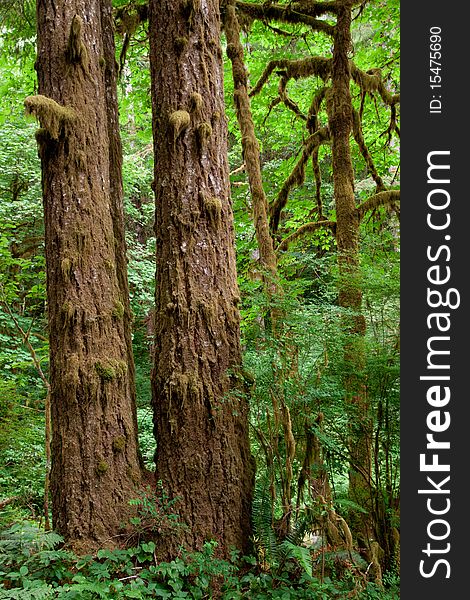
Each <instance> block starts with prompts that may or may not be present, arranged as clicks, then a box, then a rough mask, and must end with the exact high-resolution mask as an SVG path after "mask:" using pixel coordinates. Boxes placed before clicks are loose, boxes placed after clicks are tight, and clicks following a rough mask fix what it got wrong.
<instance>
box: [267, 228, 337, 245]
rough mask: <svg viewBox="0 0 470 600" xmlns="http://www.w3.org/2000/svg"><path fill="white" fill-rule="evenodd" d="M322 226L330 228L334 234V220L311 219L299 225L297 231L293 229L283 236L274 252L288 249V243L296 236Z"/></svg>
mask: <svg viewBox="0 0 470 600" xmlns="http://www.w3.org/2000/svg"><path fill="white" fill-rule="evenodd" d="M323 227H325V228H327V229H331V232H332V234H333V235H336V221H313V222H311V223H305V225H302V226H301V227H299V228H298V229H297V231H294V233H291V234H290V235H289V236H287V237H286V238H284V239H283V240H282V242H281V243H280V244H279V246H278V247H277V249H276V252H284V251H285V250H287V249H288V247H289V244H291V243H292V242H294V241H295V240H297V239H298V238H300V237H302V236H303V235H306V234H307V233H313V232H314V231H316V230H317V229H322V228H323Z"/></svg>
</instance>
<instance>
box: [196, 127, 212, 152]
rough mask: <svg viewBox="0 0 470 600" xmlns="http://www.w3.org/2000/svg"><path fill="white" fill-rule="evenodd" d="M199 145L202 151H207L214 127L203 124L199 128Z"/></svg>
mask: <svg viewBox="0 0 470 600" xmlns="http://www.w3.org/2000/svg"><path fill="white" fill-rule="evenodd" d="M196 135H197V143H198V146H199V148H200V149H201V150H205V148H206V146H207V142H208V141H209V138H210V137H211V135H212V126H211V124H210V123H206V122H204V123H201V124H200V125H198V127H197V134H196Z"/></svg>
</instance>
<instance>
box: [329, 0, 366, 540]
mask: <svg viewBox="0 0 470 600" xmlns="http://www.w3.org/2000/svg"><path fill="white" fill-rule="evenodd" d="M336 4H337V22H336V28H335V34H334V49H333V67H332V87H331V90H330V93H329V97H328V98H327V108H328V113H329V114H328V116H329V125H330V131H331V137H332V156H333V183H334V194H335V201H336V215H337V217H336V218H337V221H336V240H337V244H338V253H339V272H340V284H339V304H340V306H341V307H342V308H344V309H345V323H346V324H347V326H346V338H345V340H346V341H345V347H344V359H345V362H344V369H345V388H346V394H347V398H346V401H347V403H348V410H349V413H350V418H349V422H350V440H349V452H350V457H351V459H350V474H349V492H350V496H351V499H352V500H354V501H355V502H357V503H358V504H359V505H360V506H362V507H363V508H365V510H366V511H367V512H368V513H369V517H370V516H371V510H372V504H371V501H372V491H371V483H372V479H371V440H372V437H371V436H372V428H371V420H370V415H369V406H368V401H367V393H366V386H365V381H364V378H363V375H362V374H363V372H364V366H365V364H364V363H365V351H364V335H365V329H366V325H365V319H364V316H363V314H362V313H361V309H362V291H361V283H360V273H359V225H360V222H359V217H358V214H357V211H356V203H355V196H354V171H353V164H352V159H351V151H350V136H351V133H352V128H353V110H352V101H351V91H350V80H351V74H350V60H349V57H350V53H351V52H352V42H351V12H352V7H353V6H354V5H355V1H354V0H338V2H337V3H336ZM351 525H352V528H353V532H354V533H355V534H356V535H359V537H360V538H361V541H362V542H364V543H367V542H368V539H369V537H370V536H371V534H372V531H371V529H372V528H371V523H370V518H363V516H361V517H359V518H358V519H357V521H356V522H351Z"/></svg>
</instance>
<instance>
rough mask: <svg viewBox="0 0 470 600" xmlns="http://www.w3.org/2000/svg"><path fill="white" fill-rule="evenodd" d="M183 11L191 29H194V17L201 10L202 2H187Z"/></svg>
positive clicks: (194, 0)
mask: <svg viewBox="0 0 470 600" xmlns="http://www.w3.org/2000/svg"><path fill="white" fill-rule="evenodd" d="M183 10H184V16H185V18H186V19H187V21H188V24H189V27H192V26H193V23H194V16H195V15H196V13H198V12H199V11H200V10H201V0H185V2H184V5H183Z"/></svg>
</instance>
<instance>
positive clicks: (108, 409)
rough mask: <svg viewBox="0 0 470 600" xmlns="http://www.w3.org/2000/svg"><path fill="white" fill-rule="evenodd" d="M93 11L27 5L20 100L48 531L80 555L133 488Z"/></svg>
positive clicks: (121, 515) (119, 253)
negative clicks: (41, 326) (34, 240)
mask: <svg viewBox="0 0 470 600" xmlns="http://www.w3.org/2000/svg"><path fill="white" fill-rule="evenodd" d="M101 8H104V9H105V11H107V14H108V15H109V10H110V3H109V2H107V1H105V0H103V1H102V2H100V1H99V0H88V1H86V0H71V1H70V2H63V1H59V0H48V1H46V0H39V1H38V4H37V20H38V59H37V71H38V80H39V93H40V95H39V96H33V97H29V98H27V99H26V101H25V105H26V108H27V110H28V111H29V112H31V113H33V114H35V115H36V116H37V117H38V119H39V121H40V123H41V129H39V130H38V132H37V134H36V138H37V141H38V146H39V154H40V157H41V162H42V185H43V200H44V214H45V230H46V232H45V236H46V263H47V300H48V318H49V333H50V383H51V413H52V471H51V490H52V504H53V525H54V527H55V529H56V530H57V531H58V532H59V533H61V534H62V535H63V536H64V537H65V539H66V540H67V541H69V542H71V543H72V544H73V545H74V546H75V547H76V548H77V549H87V550H89V549H90V547H93V546H94V545H98V544H100V545H102V544H109V545H112V544H114V543H116V540H115V539H112V538H113V536H116V535H117V534H118V532H119V530H120V524H121V523H122V522H123V521H125V520H126V518H127V515H128V513H129V507H128V500H129V499H130V498H131V497H132V496H135V491H134V488H135V485H136V484H138V482H139V479H140V469H139V461H138V451H137V431H136V420H135V404H134V392H133V380H132V374H133V365H132V356H131V352H130V346H129V342H130V337H129V330H128V327H129V309H128V299H127V289H126V285H125V276H124V274H123V269H124V259H123V252H124V249H123V246H122V240H123V234H122V232H121V231H120V227H121V224H120V223H119V221H118V220H117V219H116V213H117V212H119V210H121V209H119V208H118V205H119V203H120V201H121V198H120V196H119V192H117V191H116V190H117V188H116V183H115V181H113V183H111V182H110V174H112V175H113V176H116V165H117V162H116V161H117V156H118V154H119V148H118V147H117V146H116V143H115V141H116V138H115V136H116V132H115V130H114V131H113V130H112V127H110V124H111V120H112V117H111V116H110V115H111V113H110V110H109V109H110V103H109V89H110V88H109V86H110V83H109V82H110V80H109V78H108V77H105V71H106V61H107V60H109V58H108V57H109V54H108V52H109V51H107V50H106V47H105V45H104V44H103V33H104V32H103V30H102V22H101V17H102V13H101ZM106 34H109V30H108V31H107V32H106ZM108 42H109V39H108ZM108 66H109V64H108ZM107 91H108V101H107V95H106V92H107ZM113 139H114V145H113V142H112V140H113ZM110 140H111V143H110ZM119 185H120V184H119V180H118V184H117V186H118V187H119Z"/></svg>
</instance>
